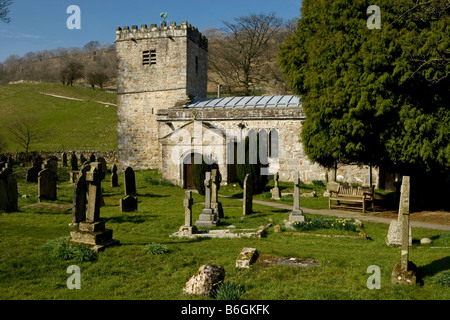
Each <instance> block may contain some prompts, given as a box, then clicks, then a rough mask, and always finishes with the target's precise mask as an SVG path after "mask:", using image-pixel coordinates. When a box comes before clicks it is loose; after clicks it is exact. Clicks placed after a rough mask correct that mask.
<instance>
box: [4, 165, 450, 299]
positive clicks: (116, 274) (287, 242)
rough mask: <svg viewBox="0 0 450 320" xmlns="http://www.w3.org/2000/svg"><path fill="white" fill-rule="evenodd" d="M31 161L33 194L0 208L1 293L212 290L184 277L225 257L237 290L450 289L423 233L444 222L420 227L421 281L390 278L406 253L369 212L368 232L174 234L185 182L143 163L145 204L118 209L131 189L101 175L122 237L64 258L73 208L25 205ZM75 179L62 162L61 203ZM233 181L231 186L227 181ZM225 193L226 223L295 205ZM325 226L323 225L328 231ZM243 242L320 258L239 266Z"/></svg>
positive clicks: (247, 294) (348, 295)
mask: <svg viewBox="0 0 450 320" xmlns="http://www.w3.org/2000/svg"><path fill="white" fill-rule="evenodd" d="M27 169H28V168H21V167H15V168H14V172H15V175H16V178H17V181H18V184H19V185H18V189H19V193H20V194H21V195H22V194H27V195H31V197H29V198H21V197H20V198H19V206H20V211H19V212H13V213H5V212H3V213H0V226H1V228H0V239H1V241H0V299H2V300H9V299H19V300H22V299H33V300H35V299H44V300H46V299H60V300H74V299H82V300H84V299H86V300H90V299H96V300H97V299H100V300H101V299H113V300H114V299H121V300H147V299H150V300H205V299H206V300H208V299H211V298H204V297H197V296H190V295H187V294H184V293H183V291H182V288H183V286H184V284H185V283H186V282H187V281H188V280H189V278H190V277H191V276H192V275H193V274H195V273H196V272H197V270H198V268H199V267H200V266H201V265H204V264H216V265H222V266H224V268H225V271H226V276H225V282H224V283H228V282H230V283H234V284H235V285H232V286H234V287H235V288H236V287H239V288H242V290H239V299H240V300H261V299H264V300H301V299H313V300H328V299H348V300H350V299H375V300H376V299H395V300H397V299H398V300H409V299H425V300H427V299H438V300H441V299H442V300H448V299H449V298H450V288H449V287H448V286H446V285H442V283H444V284H445V283H447V282H446V281H447V280H446V279H448V270H449V266H450V260H449V259H450V258H449V256H448V249H435V248H430V246H427V245H420V244H419V241H418V240H419V239H420V238H422V237H428V238H431V239H433V246H442V245H445V242H446V241H447V239H448V235H447V233H445V232H442V231H438V230H428V229H420V228H414V229H413V233H412V234H413V245H412V247H411V250H410V259H411V260H412V261H413V262H414V263H415V264H416V265H417V266H418V268H419V271H420V272H421V273H422V276H423V280H424V285H423V286H422V287H400V286H393V285H392V284H391V280H390V276H391V272H392V267H393V266H394V264H395V263H396V262H397V261H398V260H399V259H400V249H399V248H394V247H388V246H387V245H386V244H385V242H384V239H385V238H386V235H387V231H388V227H389V226H388V225H386V224H377V223H371V222H365V223H364V232H366V233H367V235H368V239H356V238H345V237H339V238H327V237H316V236H309V235H295V234H294V233H295V230H293V231H287V230H285V231H284V232H280V233H276V232H274V230H273V228H269V229H268V232H267V235H266V236H265V237H263V238H261V239H250V238H246V239H179V238H170V237H169V235H170V234H172V233H174V232H176V231H178V229H179V227H180V226H181V225H183V224H184V207H183V199H184V190H183V189H181V188H179V187H175V186H169V185H163V184H161V183H154V181H161V176H160V175H158V174H157V173H156V172H155V171H137V172H136V182H137V186H138V190H137V193H138V194H137V197H138V199H139V206H138V207H139V210H138V211H137V212H131V213H120V212H119V199H120V198H122V197H123V196H124V190H123V183H120V186H119V187H118V188H111V187H110V183H109V175H107V177H106V179H105V181H104V182H103V183H102V188H103V195H104V199H105V204H106V205H105V206H104V207H102V208H101V218H102V219H103V220H104V221H105V223H106V227H107V228H108V229H112V230H113V237H114V239H118V240H120V245H118V246H114V247H110V248H107V249H106V250H105V251H103V252H101V253H99V254H98V256H97V257H96V259H94V260H91V261H86V259H79V260H77V259H76V258H75V257H67V259H62V258H61V257H58V255H54V254H50V253H49V252H53V250H54V249H51V248H50V247H52V245H50V244H51V243H55V242H56V243H57V242H58V241H61V238H64V237H67V236H68V235H69V232H70V230H71V229H70V228H69V226H68V224H69V223H70V222H71V213H70V210H66V211H64V210H60V211H51V210H44V209H27V208H24V206H26V205H27V204H33V203H36V202H37V198H36V197H35V196H36V194H37V185H36V184H34V183H30V182H25V173H26V170H27ZM149 177H151V178H149ZM68 180H69V174H68V169H67V168H58V200H57V201H54V203H60V204H67V205H70V204H71V201H72V192H73V186H72V184H71V183H70V182H68ZM119 181H120V182H122V181H123V174H119ZM226 190H227V188H226V187H224V189H223V190H222V189H221V191H224V192H225V191H226ZM229 191H230V192H233V191H232V190H229ZM193 198H194V205H193V221H196V219H197V218H198V215H199V214H200V212H201V211H202V209H203V203H204V197H203V196H200V195H198V194H193ZM302 200H303V199H302ZM316 200H318V199H316ZM221 202H222V205H223V207H224V213H225V218H224V219H223V220H222V223H223V225H222V226H220V228H226V227H227V226H229V225H234V226H236V228H246V229H257V228H258V227H259V226H260V225H266V224H267V223H268V219H273V225H276V224H279V225H282V223H283V220H284V219H287V218H288V216H289V211H288V210H280V209H276V208H273V207H268V206H264V205H260V204H255V205H254V211H255V212H254V213H253V214H251V215H249V216H246V217H245V218H244V219H241V217H242V202H241V201H240V200H238V199H228V198H221ZM305 215H306V217H307V218H308V219H312V218H314V217H315V216H314V215H311V214H309V213H308V212H307V210H306V211H305ZM333 218H334V217H327V219H333ZM336 218H337V217H336ZM327 230H328V229H320V230H318V231H317V232H319V233H324V232H331V230H328V231H327ZM336 231H339V232H341V233H345V232H348V231H342V230H336ZM308 232H314V231H308ZM348 234H350V233H348ZM152 243H153V245H151V244H152ZM149 244H150V245H151V246H154V247H155V248H156V247H159V248H160V249H161V248H163V251H164V252H165V253H164V254H152V253H151V252H150V254H149V253H147V252H146V249H145V248H150V246H148V245H149ZM55 247H57V246H53V248H55ZM243 247H254V248H257V250H258V252H259V253H260V254H261V255H269V256H279V257H288V258H290V257H293V258H301V259H307V258H312V259H314V260H316V261H317V262H318V263H319V264H320V266H316V267H309V268H295V267H289V266H281V265H272V266H267V265H265V264H263V263H260V262H258V261H257V262H256V263H255V264H253V265H252V266H251V268H250V269H248V270H240V269H237V268H236V267H235V261H236V258H237V256H238V255H239V253H240V252H241V250H242V248H243ZM43 248H44V249H43ZM45 248H47V250H49V251H46V250H45ZM166 249H167V250H166ZM149 250H151V249H149ZM70 265H77V266H78V267H79V268H80V270H81V275H80V276H81V289H80V290H69V289H68V288H67V286H66V281H67V278H68V277H69V274H67V267H68V266H70ZM371 265H377V266H379V267H380V270H381V289H379V290H369V289H368V288H367V286H366V281H367V279H368V277H369V276H371V274H368V273H367V268H368V267H369V266H371ZM233 292H235V293H236V291H235V290H234V289H229V293H230V294H232V293H233ZM235 297H236V296H235ZM229 299H231V298H229Z"/></svg>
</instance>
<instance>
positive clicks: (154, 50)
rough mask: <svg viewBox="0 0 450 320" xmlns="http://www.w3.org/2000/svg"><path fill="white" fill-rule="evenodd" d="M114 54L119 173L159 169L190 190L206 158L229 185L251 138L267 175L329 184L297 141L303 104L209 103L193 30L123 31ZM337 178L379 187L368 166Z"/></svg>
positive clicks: (264, 99) (286, 100) (204, 57)
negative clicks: (197, 164) (195, 170)
mask: <svg viewBox="0 0 450 320" xmlns="http://www.w3.org/2000/svg"><path fill="white" fill-rule="evenodd" d="M116 50H117V59H118V124H117V127H118V149H119V167H120V168H122V169H124V168H126V167H127V166H131V167H133V168H134V169H135V170H143V169H158V170H159V172H160V173H161V174H162V176H163V178H164V179H167V180H169V181H171V182H173V183H174V184H176V185H180V186H182V187H184V188H192V187H193V182H192V168H193V163H194V162H196V161H199V160H198V159H201V158H202V156H203V158H204V159H205V161H206V162H208V163H212V162H214V163H215V164H217V165H218V167H219V169H220V172H221V174H222V183H231V182H233V181H234V180H235V175H236V163H240V162H239V161H240V157H241V156H242V153H241V152H240V150H241V149H240V147H239V148H238V145H239V142H240V141H242V139H245V137H247V136H248V137H249V140H250V143H249V149H252V143H254V141H256V137H258V138H257V139H258V140H259V146H260V147H259V150H258V152H256V156H259V157H260V160H261V162H262V163H263V164H265V167H264V168H263V169H264V172H262V174H268V175H272V174H274V173H275V172H279V177H280V180H281V181H292V180H293V176H294V172H295V171H298V172H299V173H300V179H301V180H302V181H303V182H307V183H311V182H312V181H314V180H322V181H324V180H325V174H327V173H326V171H325V169H324V168H323V167H321V166H319V165H318V164H315V163H312V162H311V161H310V160H309V159H308V158H307V157H306V155H305V153H304V151H303V146H302V144H301V142H300V140H299V137H300V130H301V127H302V123H303V121H304V120H305V115H304V113H303V109H302V105H301V100H300V98H299V97H297V96H293V95H288V96H286V95H284V96H282V95H279V96H249V97H225V98H207V97H206V93H207V64H208V40H207V39H206V38H205V37H204V36H203V35H202V34H201V33H200V32H199V31H198V29H197V28H196V27H193V26H191V25H190V24H189V23H187V22H186V21H182V22H181V25H177V24H176V23H174V22H172V23H170V25H167V24H166V23H165V22H162V23H161V26H157V25H156V24H152V25H150V27H147V25H142V26H141V27H140V28H138V26H132V27H131V28H130V27H124V28H123V29H122V28H120V27H119V28H117V29H116ZM252 150H253V149H252ZM241 159H242V158H241ZM241 163H242V162H241ZM332 176H335V177H336V178H337V180H338V181H339V180H342V181H345V182H354V183H359V184H362V185H369V181H371V182H372V184H375V185H377V184H378V181H377V180H378V173H377V172H376V171H375V170H373V172H372V170H370V171H369V168H368V167H358V166H344V165H343V166H340V167H338V169H337V171H336V172H334V173H331V172H330V179H332Z"/></svg>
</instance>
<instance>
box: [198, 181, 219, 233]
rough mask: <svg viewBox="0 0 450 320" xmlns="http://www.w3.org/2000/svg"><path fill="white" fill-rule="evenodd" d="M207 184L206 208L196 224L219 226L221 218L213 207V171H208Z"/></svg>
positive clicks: (205, 182)
mask: <svg viewBox="0 0 450 320" xmlns="http://www.w3.org/2000/svg"><path fill="white" fill-rule="evenodd" d="M205 176H206V178H205V181H204V184H205V208H204V209H203V211H202V213H201V214H200V217H199V219H198V220H197V222H195V225H196V226H201V227H212V226H217V225H218V224H219V222H220V220H219V219H218V218H217V214H216V213H215V212H214V210H213V209H211V172H206V174H205Z"/></svg>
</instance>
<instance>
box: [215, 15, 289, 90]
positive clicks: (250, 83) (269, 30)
mask: <svg viewBox="0 0 450 320" xmlns="http://www.w3.org/2000/svg"><path fill="white" fill-rule="evenodd" d="M282 22H283V20H282V19H281V18H278V17H277V16H276V15H275V13H271V14H263V13H261V14H250V15H249V16H244V17H239V18H235V19H234V22H233V23H231V22H224V24H225V26H226V28H225V30H224V33H223V36H222V37H220V34H219V35H218V39H217V40H216V41H214V42H213V43H211V47H210V50H209V51H210V59H209V67H210V70H211V71H212V72H213V73H215V74H216V76H217V80H216V82H217V83H219V82H222V84H225V85H226V86H234V87H238V88H241V89H242V90H243V94H244V95H249V94H250V93H251V92H252V91H254V89H255V88H256V86H257V85H259V84H260V83H261V82H264V81H266V80H267V76H268V74H267V73H266V68H265V67H267V66H266V62H267V52H268V50H269V48H270V43H271V40H273V39H274V37H275V36H276V35H277V34H278V33H279V32H280V30H281V28H282ZM216 35H217V34H216Z"/></svg>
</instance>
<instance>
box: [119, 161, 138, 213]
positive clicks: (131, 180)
mask: <svg viewBox="0 0 450 320" xmlns="http://www.w3.org/2000/svg"><path fill="white" fill-rule="evenodd" d="M124 189H125V198H123V199H120V212H132V211H136V210H137V204H138V199H137V197H134V195H135V194H136V179H135V176H134V170H133V168H131V167H128V168H126V169H125V173H124Z"/></svg>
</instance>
